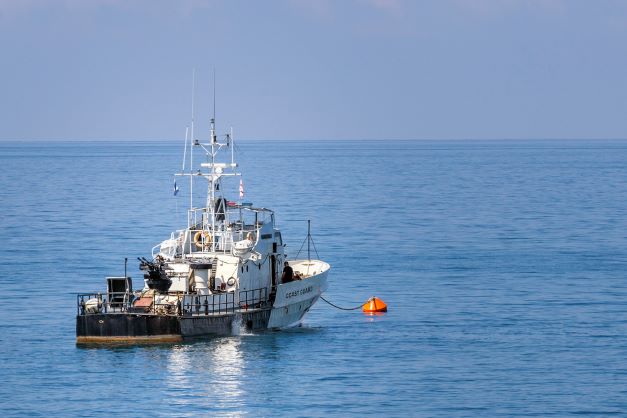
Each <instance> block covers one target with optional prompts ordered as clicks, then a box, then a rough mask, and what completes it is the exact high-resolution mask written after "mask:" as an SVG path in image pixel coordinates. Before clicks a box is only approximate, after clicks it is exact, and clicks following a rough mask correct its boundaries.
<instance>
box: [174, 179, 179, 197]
mask: <svg viewBox="0 0 627 418" xmlns="http://www.w3.org/2000/svg"><path fill="white" fill-rule="evenodd" d="M178 192H179V186H177V185H176V180H174V196H176V195H177V194H178Z"/></svg>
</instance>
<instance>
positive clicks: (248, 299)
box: [239, 287, 268, 310]
mask: <svg viewBox="0 0 627 418" xmlns="http://www.w3.org/2000/svg"><path fill="white" fill-rule="evenodd" d="M267 302H268V289H267V288H265V287H262V288H260V289H252V290H242V291H240V292H239V306H240V309H245V310H248V309H255V308H262V307H264V306H266V304H267Z"/></svg>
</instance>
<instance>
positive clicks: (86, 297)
mask: <svg viewBox="0 0 627 418" xmlns="http://www.w3.org/2000/svg"><path fill="white" fill-rule="evenodd" d="M238 296H239V298H238V300H237V301H236V299H235V293H234V292H225V293H214V294H211V295H184V294H179V295H155V294H153V295H151V296H142V297H140V298H137V297H135V295H133V294H132V293H125V292H116V293H104V294H103V293H81V294H78V295H77V297H76V302H77V303H76V305H77V314H78V315H92V314H107V313H133V314H152V315H175V316H180V315H184V316H188V315H191V316H203V315H223V314H229V313H234V312H235V311H236V310H249V309H259V308H263V307H265V306H267V305H268V289H266V288H259V289H251V290H242V291H240V292H239V294H238ZM140 300H144V301H145V303H144V304H137V302H138V301H140Z"/></svg>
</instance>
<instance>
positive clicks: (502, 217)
mask: <svg viewBox="0 0 627 418" xmlns="http://www.w3.org/2000/svg"><path fill="white" fill-rule="evenodd" d="M182 151H183V143H182V141H178V142H176V141H172V142H167V143H166V142H110V143H109V142H3V143H0V164H1V172H2V176H1V177H0V220H1V222H0V242H2V247H3V248H2V251H0V283H1V286H2V290H1V292H0V411H2V415H3V416H42V417H49V416H107V417H109V416H177V417H182V416H190V417H191V416H194V417H195V416H255V417H256V416H290V417H293V416H325V417H328V416H357V415H367V416H382V417H383V416H417V417H422V416H424V417H467V416H468V417H477V416H481V417H484V416H485V417H494V416H499V417H500V416H507V417H517V416H542V417H546V416H576V415H590V416H612V415H615V416H626V415H627V141H620V140H616V141H610V140H590V141H583V140H581V141H568V140H560V141H552V140H551V141H548V140H547V141H470V140H468V141H320V142H313V141H311V142H297V141H247V142H246V141H242V142H240V143H238V155H239V158H238V159H239V162H240V168H241V170H242V172H243V173H244V176H243V183H244V188H245V193H246V197H245V199H246V200H250V201H252V202H253V203H254V204H255V205H258V206H264V207H268V208H272V209H274V210H275V211H276V215H277V220H278V223H279V226H280V227H281V228H282V230H283V237H284V238H285V239H286V241H287V244H288V247H287V252H288V254H289V255H291V256H295V255H296V253H297V252H298V250H299V248H300V247H301V244H302V243H303V240H304V239H305V236H306V233H307V223H306V220H307V219H311V221H312V234H313V238H314V242H315V246H316V250H317V252H318V253H319V256H320V258H321V259H323V260H325V261H327V262H329V263H330V264H331V265H332V270H331V274H330V276H329V284H330V286H329V289H328V291H327V293H326V294H325V296H326V298H327V299H329V300H330V301H331V302H333V303H335V304H338V305H340V306H344V307H353V306H356V305H358V304H360V303H362V302H364V301H365V300H366V299H368V298H369V297H370V296H373V295H376V296H378V297H380V298H381V299H382V300H384V301H385V302H386V303H387V304H388V306H389V311H388V312H387V313H386V314H385V315H382V316H366V315H364V314H362V313H361V312H360V311H351V312H348V311H340V310H337V309H334V308H333V307H331V306H329V305H327V304H326V303H324V302H323V301H319V302H318V303H317V304H316V305H315V306H314V308H313V309H312V310H311V312H310V313H309V314H308V315H307V316H306V317H305V321H304V323H303V326H302V327H300V328H296V329H291V330H286V331H282V332H265V333H258V334H246V333H243V334H242V335H236V336H232V337H221V338H208V339H202V340H197V341H191V342H186V343H183V344H168V345H148V346H127V347H124V346H122V347H115V346H110V347H100V348H84V347H78V346H76V345H75V314H76V296H75V294H76V293H77V292H87V291H98V290H103V289H104V285H105V282H104V277H105V276H107V275H122V274H123V273H124V258H125V257H128V259H129V265H128V268H129V272H130V274H131V276H132V277H133V280H134V284H135V287H138V286H139V285H140V284H141V282H142V280H141V277H142V276H141V274H140V272H139V271H138V269H137V262H136V257H138V256H149V255H150V251H151V248H152V246H154V245H156V244H157V243H159V242H160V241H161V240H163V239H165V238H168V237H169V234H170V232H171V231H172V230H174V229H177V228H180V227H182V226H184V225H185V213H186V210H187V208H188V207H189V204H190V202H189V185H188V184H187V182H186V181H185V180H182V179H180V178H179V179H178V180H177V184H178V186H179V188H180V193H179V194H178V196H176V197H175V196H173V182H174V177H173V176H172V174H173V173H174V172H176V171H178V170H180V169H181V165H182ZM195 158H199V154H196V155H195ZM194 187H195V190H196V191H198V192H200V191H202V190H201V189H202V187H203V186H202V184H201V183H197V184H196V185H195V186H194ZM231 192H232V197H233V198H237V193H238V184H237V183H235V182H234V183H233V184H232V189H231ZM197 202H198V203H200V200H198V201H197Z"/></svg>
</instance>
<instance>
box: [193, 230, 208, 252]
mask: <svg viewBox="0 0 627 418" xmlns="http://www.w3.org/2000/svg"><path fill="white" fill-rule="evenodd" d="M203 238H204V240H203ZM203 241H204V243H203ZM194 244H195V245H196V247H198V248H203V247H208V246H209V245H211V234H210V233H209V232H207V231H198V232H196V233H195V234H194Z"/></svg>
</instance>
